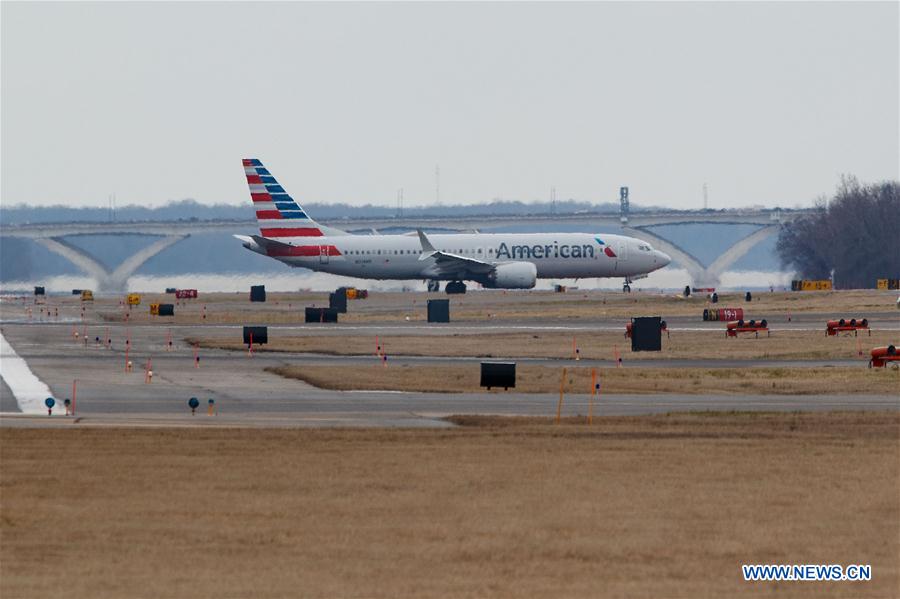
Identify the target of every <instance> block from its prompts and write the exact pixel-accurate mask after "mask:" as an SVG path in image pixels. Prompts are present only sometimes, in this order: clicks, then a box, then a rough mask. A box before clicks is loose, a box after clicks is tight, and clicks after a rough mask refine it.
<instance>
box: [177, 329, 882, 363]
mask: <svg viewBox="0 0 900 599" xmlns="http://www.w3.org/2000/svg"><path fill="white" fill-rule="evenodd" d="M623 331H624V327H623ZM573 341H574V342H575V344H576V345H577V347H578V350H579V356H580V357H581V358H585V359H600V360H611V359H614V357H613V356H614V351H618V352H620V354H621V355H622V356H623V358H624V359H628V360H660V359H663V360H665V359H698V360H722V359H729V360H764V359H767V360H827V359H841V358H858V357H859V356H858V351H859V349H861V350H862V351H863V354H864V356H865V357H866V359H868V355H869V350H870V349H871V348H873V347H880V346H884V345H888V344H890V343H898V341H900V335H898V333H897V332H896V331H873V332H872V335H871V336H869V335H866V334H865V333H863V334H862V335H861V336H860V337H852V336H850V337H846V336H835V337H826V336H825V333H824V325H823V330H822V331H797V330H784V331H776V332H774V333H772V334H771V336H769V337H766V336H765V334H763V336H761V337H760V338H758V339H757V338H755V337H754V336H753V335H749V334H747V335H742V336H740V337H737V338H726V337H725V327H724V325H723V326H722V330H721V331H718V330H717V331H674V332H672V333H671V335H670V336H669V337H667V336H666V335H665V334H664V335H663V344H662V347H663V350H662V351H661V352H632V351H631V340H630V339H626V338H625V337H624V336H623V334H622V333H619V332H615V331H595V332H586V331H585V332H583V333H581V334H576V335H573V334H572V333H556V332H553V333H544V332H535V333H495V332H490V333H488V334H475V335H470V334H462V335H461V334H446V335H397V336H383V335H382V336H379V343H381V344H384V347H385V350H386V351H387V352H388V355H391V356H447V357H462V356H466V357H476V358H507V357H508V358H571V357H573V356H572V352H573ZM186 342H187V343H188V344H190V345H193V344H194V343H199V344H200V347H206V348H215V349H229V350H246V349H247V348H246V346H245V345H243V344H242V343H241V338H240V336H235V335H234V334H231V335H230V336H228V337H225V336H224V335H223V336H219V337H204V338H195V337H189V338H187V339H186ZM254 350H256V351H269V352H272V351H275V352H307V353H318V354H332V355H345V356H350V355H368V354H372V355H374V353H375V337H374V336H366V337H362V336H360V335H359V334H345V335H320V336H313V335H291V336H282V334H281V333H280V332H273V333H272V334H270V336H269V343H268V344H267V345H263V346H259V347H256V348H254Z"/></svg>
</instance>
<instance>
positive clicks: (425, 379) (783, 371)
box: [266, 359, 900, 395]
mask: <svg viewBox="0 0 900 599" xmlns="http://www.w3.org/2000/svg"><path fill="white" fill-rule="evenodd" d="M373 362H375V360H374V359H373ZM266 370H267V371H269V372H273V373H275V374H278V375H281V376H284V377H287V378H294V379H298V380H301V381H305V382H307V383H309V384H311V385H314V386H316V387H320V388H323V389H336V390H341V391H348V390H390V391H424V392H435V393H466V392H475V391H483V389H482V388H481V387H480V386H479V384H480V367H479V365H478V364H461V365H451V364H433V365H423V366H418V365H416V366H411V365H408V364H402V365H388V366H387V367H384V366H381V365H379V364H377V363H373V365H372V366H369V367H360V368H347V367H346V366H337V365H335V366H326V365H318V364H317V365H309V366H273V367H269V368H266ZM597 376H598V377H599V379H600V383H601V388H602V391H603V392H604V393H638V394H640V393H690V394H694V395H707V394H750V395H760V394H762V395H766V394H771V395H823V394H824V395H827V394H847V393H860V394H890V393H897V391H898V390H900V371H897V370H894V369H889V368H873V369H867V368H865V367H861V368H677V369H674V368H598V369H597ZM560 381H563V387H564V389H565V391H566V392H567V393H583V394H589V393H590V390H591V369H590V368H589V367H584V366H582V367H572V366H570V367H567V368H566V378H565V379H563V378H562V367H549V366H535V365H527V364H526V365H521V364H520V365H518V366H517V367H516V391H519V392H522V393H558V392H559V386H560Z"/></svg>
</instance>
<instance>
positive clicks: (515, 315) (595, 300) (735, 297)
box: [3, 289, 897, 325]
mask: <svg viewBox="0 0 900 599" xmlns="http://www.w3.org/2000/svg"><path fill="white" fill-rule="evenodd" d="M248 296H249V290H248V293H204V292H203V290H202V289H201V290H200V297H199V298H198V299H196V300H186V301H183V302H181V303H180V304H179V305H177V306H176V308H175V316H174V317H173V318H168V317H157V316H151V315H150V314H149V304H150V303H154V302H162V303H174V302H175V301H176V300H175V298H174V296H173V295H169V294H143V296H142V303H141V305H140V306H136V307H134V308H133V309H131V310H130V311H129V310H128V309H127V307H126V306H124V305H121V304H122V301H123V299H124V297H115V298H110V297H106V298H104V297H98V298H97V300H96V301H94V302H85V303H84V304H82V303H81V302H80V301H79V300H78V299H77V298H72V297H65V296H62V297H60V296H50V297H48V298H47V300H46V305H47V306H51V307H58V308H60V310H61V312H63V313H65V314H68V315H70V316H71V315H80V311H81V308H82V307H84V308H85V316H86V317H87V318H88V319H92V320H100V321H107V322H120V321H123V320H125V314H126V313H128V314H129V316H128V320H129V322H137V323H147V322H149V323H157V324H160V325H172V324H202V323H210V324H241V323H244V322H246V321H247V319H248V318H252V319H253V320H254V321H255V322H257V323H258V324H287V323H300V322H303V316H304V315H303V308H304V307H306V306H312V305H316V306H327V305H328V294H327V293H313V292H298V293H270V294H269V295H268V301H267V302H265V303H251V302H250V301H249V297H248ZM447 297H448V296H447V295H445V294H443V293H439V294H434V293H432V294H427V293H399V292H398V293H377V292H375V293H372V294H371V295H370V296H369V298H368V299H366V300H355V301H350V302H348V313H347V314H343V315H341V321H342V322H348V323H354V322H357V323H359V322H379V321H386V322H390V321H395V322H396V321H405V320H406V319H407V318H409V320H410V321H413V322H421V321H424V320H425V316H426V313H425V302H426V301H427V300H428V299H434V298H441V299H443V298H447ZM449 297H450V302H451V313H452V317H453V319H454V320H456V321H474V322H479V321H491V322H502V321H506V320H535V321H536V322H547V321H565V322H572V321H575V322H577V321H578V320H582V319H591V320H595V321H596V320H597V319H607V318H609V319H626V320H627V319H628V318H629V317H631V316H636V315H661V316H662V317H663V318H666V317H673V316H696V317H697V318H698V320H699V319H700V316H701V314H702V312H703V309H704V308H707V307H716V306H713V305H711V304H710V303H709V301H708V300H707V299H706V298H705V296H704V297H701V296H692V297H691V298H684V297H681V296H680V295H678V294H674V293H658V292H649V291H648V292H635V293H631V294H623V293H619V292H608V291H594V290H584V291H582V290H575V291H572V292H570V293H553V292H549V291H502V290H495V291H473V292H471V293H468V294H466V295H464V296H449ZM27 299H28V300H29V301H27V302H25V303H23V302H22V301H21V300H20V301H18V302H16V301H13V300H9V301H6V302H4V304H3V310H4V312H5V313H7V312H8V313H9V314H10V315H11V316H15V315H16V314H15V313H16V311H21V313H22V314H24V309H25V308H26V307H32V308H34V306H33V304H32V301H31V299H30V298H27ZM896 299H897V294H896V292H893V291H877V290H873V289H868V290H853V291H833V292H824V291H823V292H774V293H769V292H757V293H755V294H754V297H753V301H752V302H750V303H747V302H746V301H744V295H743V294H742V293H721V294H719V304H718V307H726V306H727V307H743V308H745V310H746V311H747V314H748V316H749V317H751V318H768V319H769V320H770V321H772V322H775V321H776V320H778V319H782V318H784V319H786V317H787V315H788V314H796V315H801V314H815V313H819V314H822V315H823V317H825V318H831V317H838V318H839V317H847V318H850V317H864V316H867V315H868V314H870V313H872V312H885V311H895V310H896V306H895V302H896ZM34 313H35V314H36V313H37V309H35V310H34Z"/></svg>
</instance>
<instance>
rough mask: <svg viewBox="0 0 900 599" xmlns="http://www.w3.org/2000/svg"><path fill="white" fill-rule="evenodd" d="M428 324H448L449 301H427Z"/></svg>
mask: <svg viewBox="0 0 900 599" xmlns="http://www.w3.org/2000/svg"><path fill="white" fill-rule="evenodd" d="M428 322H450V300H447V299H430V300H428Z"/></svg>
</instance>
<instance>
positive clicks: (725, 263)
mask: <svg viewBox="0 0 900 599" xmlns="http://www.w3.org/2000/svg"><path fill="white" fill-rule="evenodd" d="M647 226H649V225H647ZM779 228H780V225H778V224H772V225H766V226H763V227H762V228H759V229H756V230H755V231H753V232H752V233H750V234H749V235H746V236H745V237H743V238H742V239H740V240H738V241H737V242H736V243H734V244H732V245H731V246H730V247H729V248H728V249H727V250H726V251H725V253H723V254H722V255H720V256H719V257H718V258H716V259H715V260H714V261H713V262H712V263H711V264H710V265H709V266H705V265H704V264H703V263H702V262H701V261H700V260H699V259H698V258H697V257H696V256H694V255H693V254H691V253H690V252H688V251H687V250H685V249H683V248H681V247H679V246H678V245H677V244H675V243H674V242H672V241H669V240H668V239H666V238H665V237H661V236H660V235H657V234H656V233H653V232H652V231H648V230H647V229H646V228H645V226H640V227H629V226H623V227H622V229H623V230H624V231H625V232H626V233H627V234H628V235H632V236H633V237H637V238H638V239H643V240H644V241H647V242H649V243H651V244H652V245H654V246H655V247H656V248H657V249H659V250H662V251H664V252H666V253H667V254H669V255H670V256H671V257H672V258H673V259H674V260H675V261H676V262H678V263H679V264H681V265H682V266H683V267H684V268H685V270H687V271H688V276H690V278H691V284H692V285H693V286H695V287H718V286H719V284H720V283H721V281H722V274H724V273H725V271H726V270H728V268H730V267H731V265H733V264H734V263H735V262H737V261H738V260H740V259H741V258H743V257H744V256H745V255H747V252H749V251H750V250H751V249H753V247H754V246H756V244H758V243H760V242H761V241H763V240H764V239H767V238H769V237H771V236H772V235H774V234H775V233H777V232H778V229H779Z"/></svg>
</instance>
